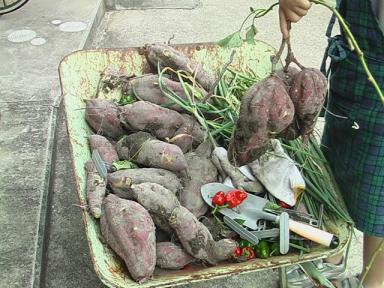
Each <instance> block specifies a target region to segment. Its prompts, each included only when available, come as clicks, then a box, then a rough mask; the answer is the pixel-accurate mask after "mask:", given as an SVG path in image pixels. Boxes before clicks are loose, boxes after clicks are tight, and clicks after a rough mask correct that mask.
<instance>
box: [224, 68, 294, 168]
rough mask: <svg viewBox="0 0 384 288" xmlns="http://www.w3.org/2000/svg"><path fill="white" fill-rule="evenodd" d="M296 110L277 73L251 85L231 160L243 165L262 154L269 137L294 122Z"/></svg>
mask: <svg viewBox="0 0 384 288" xmlns="http://www.w3.org/2000/svg"><path fill="white" fill-rule="evenodd" d="M294 114H295V109H294V106H293V103H292V100H291V98H290V97H289V95H288V92H287V89H286V87H285V84H284V81H283V80H282V79H280V78H279V77H276V76H274V75H272V76H269V77H267V78H266V79H264V80H262V81H260V82H258V83H256V84H254V85H253V86H251V87H250V88H249V89H248V91H247V92H246V93H245V94H244V96H243V97H242V99H241V106H240V115H239V119H238V120H237V123H236V128H235V130H234V134H233V136H232V139H231V143H230V145H229V150H228V155H229V159H230V161H231V162H232V163H234V164H235V165H237V166H241V165H244V164H247V163H250V162H252V161H254V160H255V159H257V158H258V157H259V156H261V155H262V154H263V153H264V152H265V151H266V149H267V147H268V145H267V144H268V142H269V139H271V138H274V137H276V136H277V135H278V134H279V133H280V132H281V131H283V130H284V129H286V128H287V127H288V126H289V125H290V124H291V122H292V120H293V117H294Z"/></svg>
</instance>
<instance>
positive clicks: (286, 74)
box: [275, 66, 300, 91]
mask: <svg viewBox="0 0 384 288" xmlns="http://www.w3.org/2000/svg"><path fill="white" fill-rule="evenodd" d="M299 72H300V70H299V69H297V68H295V67H292V66H288V69H287V71H284V70H277V71H275V76H277V77H278V78H280V79H281V80H283V82H284V84H285V87H286V89H287V91H289V89H290V88H291V86H292V80H293V78H294V77H295V75H296V74H297V73H299Z"/></svg>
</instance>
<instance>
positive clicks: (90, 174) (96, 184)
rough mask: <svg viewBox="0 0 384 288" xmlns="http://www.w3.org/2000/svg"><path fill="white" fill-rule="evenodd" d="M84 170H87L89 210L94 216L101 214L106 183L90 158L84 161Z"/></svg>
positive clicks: (98, 216)
mask: <svg viewBox="0 0 384 288" xmlns="http://www.w3.org/2000/svg"><path fill="white" fill-rule="evenodd" d="M85 170H86V171H87V201H88V206H89V211H90V212H91V214H92V215H93V217H95V218H100V216H101V205H102V203H103V199H104V197H105V192H106V185H107V184H106V183H105V181H104V179H103V178H102V177H101V176H100V175H99V173H98V172H97V170H96V167H95V165H94V164H93V162H92V160H89V161H87V162H86V163H85Z"/></svg>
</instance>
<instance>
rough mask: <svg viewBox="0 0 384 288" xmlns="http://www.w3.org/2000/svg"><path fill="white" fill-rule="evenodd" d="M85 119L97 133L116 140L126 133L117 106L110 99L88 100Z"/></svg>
mask: <svg viewBox="0 0 384 288" xmlns="http://www.w3.org/2000/svg"><path fill="white" fill-rule="evenodd" d="M85 119H86V120H87V122H88V124H89V126H91V127H92V129H93V130H94V131H95V132H96V133H97V134H103V135H105V136H108V137H111V138H113V139H115V140H117V139H119V138H120V137H121V136H123V135H124V134H125V131H124V129H123V127H122V126H121V125H120V120H119V116H118V110H117V106H116V105H115V104H114V103H113V102H112V101H110V100H105V99H91V100H87V102H86V110H85Z"/></svg>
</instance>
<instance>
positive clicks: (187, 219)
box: [132, 183, 218, 264]
mask: <svg viewBox="0 0 384 288" xmlns="http://www.w3.org/2000/svg"><path fill="white" fill-rule="evenodd" d="M132 191H133V193H132V195H133V199H134V200H136V201H137V202H139V203H140V204H141V205H143V206H144V207H145V208H146V209H147V210H148V211H149V212H150V213H151V214H152V215H154V217H159V218H160V219H162V220H166V221H168V224H169V226H170V227H171V228H172V229H173V230H174V231H175V233H176V235H177V237H178V238H179V240H180V242H181V244H182V246H183V248H184V249H185V251H187V252H188V253H189V254H190V255H192V256H193V257H195V258H197V259H199V260H202V261H204V262H207V263H210V264H216V263H217V262H218V260H217V259H215V254H214V245H215V241H214V240H213V237H212V235H211V233H210V232H209V230H208V229H207V227H205V226H204V224H203V223H201V222H199V220H198V219H197V218H196V217H195V216H194V215H193V214H192V213H191V212H190V211H189V210H188V209H187V208H185V207H183V206H181V205H180V203H179V201H178V200H177V198H176V197H175V196H174V195H173V194H172V192H170V191H169V190H168V189H166V188H164V187H162V186H160V185H159V184H155V183H143V184H138V185H133V186H132ZM216 256H217V255H216Z"/></svg>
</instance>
